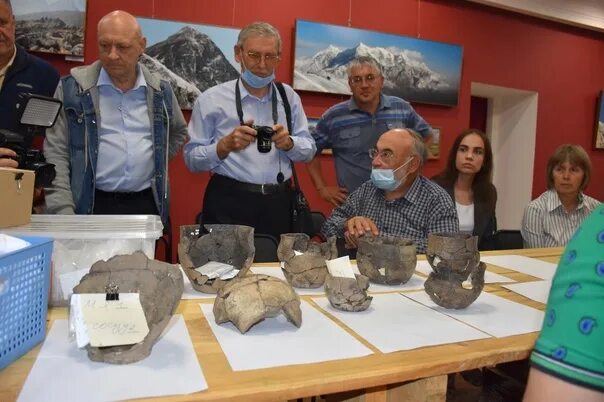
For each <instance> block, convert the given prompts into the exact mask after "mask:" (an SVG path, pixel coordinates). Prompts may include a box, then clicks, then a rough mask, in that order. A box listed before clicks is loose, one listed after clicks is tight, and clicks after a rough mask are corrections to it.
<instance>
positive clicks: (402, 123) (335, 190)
mask: <svg viewBox="0 0 604 402" xmlns="http://www.w3.org/2000/svg"><path fill="white" fill-rule="evenodd" d="M347 73H348V85H349V86H350V91H351V92H352V97H351V98H350V99H349V100H347V101H344V102H341V103H338V104H337V105H334V106H332V107H331V108H330V109H329V110H327V111H326V112H325V113H324V114H323V116H322V117H321V119H320V120H319V122H318V124H317V126H316V127H315V129H314V130H313V132H312V133H311V134H312V136H313V138H314V139H315V142H316V144H317V155H318V154H320V152H321V151H322V150H323V149H325V148H331V149H332V150H333V156H334V161H335V168H336V179H337V182H338V183H337V186H332V185H328V184H327V183H326V182H325V179H324V178H323V172H322V169H321V163H320V160H319V158H315V159H313V160H312V161H311V162H310V163H308V165H307V166H308V172H309V174H310V177H311V178H312V181H313V183H314V185H315V188H316V189H317V191H318V192H319V194H320V196H321V198H323V199H324V200H325V201H327V202H329V203H330V204H332V205H334V206H338V205H340V204H342V202H344V200H345V199H346V196H347V194H348V193H351V192H353V191H354V190H356V189H357V188H358V187H359V186H360V185H361V184H363V183H364V182H366V181H367V180H368V179H369V174H370V173H371V159H369V157H368V156H367V149H369V148H371V147H374V146H375V143H376V142H377V140H378V138H379V137H380V135H382V134H383V133H385V132H386V131H388V130H391V129H393V128H405V127H408V128H412V129H413V130H415V131H417V132H419V133H420V134H421V135H422V137H423V138H424V141H426V142H427V141H430V139H431V129H430V126H429V125H428V123H426V121H425V120H424V119H422V118H421V116H419V115H418V114H417V113H416V112H415V110H414V109H413V107H412V106H411V105H410V104H409V103H408V102H406V101H405V100H403V99H401V98H397V97H396V96H387V95H384V94H382V88H383V86H384V76H383V75H382V68H381V66H380V64H379V63H378V62H377V61H376V60H375V59H373V58H372V57H369V56H359V57H356V58H355V59H353V60H352V61H351V62H350V63H349V64H348V68H347Z"/></svg>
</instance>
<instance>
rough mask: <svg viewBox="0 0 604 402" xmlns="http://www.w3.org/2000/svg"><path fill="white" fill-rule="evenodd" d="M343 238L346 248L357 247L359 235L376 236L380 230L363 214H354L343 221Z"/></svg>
mask: <svg viewBox="0 0 604 402" xmlns="http://www.w3.org/2000/svg"><path fill="white" fill-rule="evenodd" d="M345 226H346V230H345V231H344V239H345V240H346V247H347V248H357V247H358V239H359V237H361V236H365V235H367V236H378V235H379V234H380V231H379V230H378V228H377V226H376V225H375V223H373V221H372V220H371V219H369V218H365V217H364V216H355V217H354V218H350V219H348V220H347V221H346V223H345Z"/></svg>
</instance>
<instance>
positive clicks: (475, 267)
mask: <svg viewBox="0 0 604 402" xmlns="http://www.w3.org/2000/svg"><path fill="white" fill-rule="evenodd" d="M426 258H427V259H428V262H429V263H430V266H431V267H432V269H433V272H431V273H430V275H429V276H428V279H427V280H426V282H425V284H424V288H425V290H426V293H428V295H429V296H430V298H431V299H432V301H433V302H434V303H436V304H438V305H439V306H442V307H445V308H454V309H462V308H466V307H468V306H469V305H470V304H472V303H473V302H474V301H475V300H476V299H477V298H478V296H479V295H480V292H482V289H483V288H484V271H485V269H486V265H485V264H484V263H481V262H480V253H479V252H478V237H477V236H472V235H470V234H465V233H434V234H430V235H428V247H427V251H426ZM468 279H470V284H469V286H464V285H463V283H464V281H467V280H468Z"/></svg>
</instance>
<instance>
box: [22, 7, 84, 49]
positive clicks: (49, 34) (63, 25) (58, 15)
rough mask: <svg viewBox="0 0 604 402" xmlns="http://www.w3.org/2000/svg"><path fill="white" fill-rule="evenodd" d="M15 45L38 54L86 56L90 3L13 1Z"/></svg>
mask: <svg viewBox="0 0 604 402" xmlns="http://www.w3.org/2000/svg"><path fill="white" fill-rule="evenodd" d="M11 3H12V6H13V14H14V15H15V20H16V27H15V42H17V43H18V44H19V45H21V46H23V47H24V48H25V49H27V50H30V51H35V52H45V53H57V54H65V55H69V56H77V57H84V25H85V22H86V0H55V1H48V0H18V1H12V2H11Z"/></svg>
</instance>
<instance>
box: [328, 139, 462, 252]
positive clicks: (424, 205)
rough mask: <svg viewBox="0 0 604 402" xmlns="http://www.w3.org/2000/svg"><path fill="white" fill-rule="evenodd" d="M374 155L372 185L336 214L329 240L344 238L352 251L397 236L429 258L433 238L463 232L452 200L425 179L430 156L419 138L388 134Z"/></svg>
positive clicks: (352, 196) (331, 220) (364, 186)
mask: <svg viewBox="0 0 604 402" xmlns="http://www.w3.org/2000/svg"><path fill="white" fill-rule="evenodd" d="M369 155H370V157H371V159H372V164H371V167H372V169H371V179H370V180H369V181H367V182H365V183H364V184H362V185H361V187H359V188H358V189H357V190H356V191H354V192H353V193H352V194H350V196H349V197H348V198H347V199H346V201H345V202H344V204H342V205H341V206H339V207H337V208H336V209H335V210H334V211H333V213H332V215H331V216H330V217H329V219H327V222H325V225H324V226H323V230H322V233H323V235H325V236H337V237H338V238H344V239H345V241H346V246H347V247H348V248H356V247H357V239H358V238H359V237H360V236H377V235H386V236H396V237H401V238H406V239H409V240H413V241H415V243H416V244H417V252H418V253H425V252H426V244H427V240H428V234H430V233H438V232H457V231H459V223H458V219H457V211H456V210H455V204H453V201H452V200H451V197H450V196H449V195H448V194H447V192H446V191H445V190H443V188H442V187H440V186H439V185H437V184H435V183H433V182H432V181H430V180H429V179H427V178H426V177H424V176H421V174H420V173H421V169H422V166H423V164H424V162H425V158H426V155H427V151H426V147H425V145H424V142H423V140H422V138H421V136H420V135H419V134H417V133H416V132H414V131H413V130H411V129H394V130H390V131H387V132H385V133H384V134H382V136H381V137H380V138H379V140H378V142H377V144H376V147H375V148H373V149H371V150H369Z"/></svg>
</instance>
